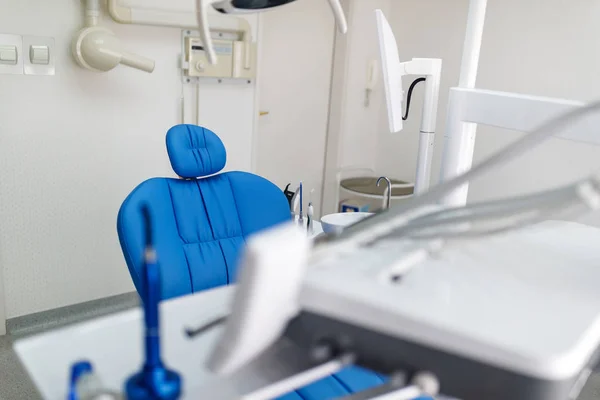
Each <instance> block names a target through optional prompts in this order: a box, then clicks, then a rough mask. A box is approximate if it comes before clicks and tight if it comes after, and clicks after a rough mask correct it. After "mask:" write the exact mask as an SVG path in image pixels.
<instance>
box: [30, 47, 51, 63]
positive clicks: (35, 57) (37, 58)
mask: <svg viewBox="0 0 600 400" xmlns="http://www.w3.org/2000/svg"><path fill="white" fill-rule="evenodd" d="M29 60H30V61H31V63H32V64H41V65H48V63H49V62H50V49H49V48H48V46H30V47H29Z"/></svg>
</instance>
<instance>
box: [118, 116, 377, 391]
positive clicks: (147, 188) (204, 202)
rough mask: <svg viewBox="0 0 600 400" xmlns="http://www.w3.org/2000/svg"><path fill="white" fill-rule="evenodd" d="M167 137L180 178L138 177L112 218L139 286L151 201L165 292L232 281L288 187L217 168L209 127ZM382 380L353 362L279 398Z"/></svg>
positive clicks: (278, 212)
mask: <svg viewBox="0 0 600 400" xmlns="http://www.w3.org/2000/svg"><path fill="white" fill-rule="evenodd" d="M166 141H167V152H168V154H169V158H170V160H171V166H172V167H173V170H174V171H175V172H176V173H177V175H179V176H180V177H182V178H184V179H171V178H153V179H149V180H147V181H145V182H143V183H142V184H140V185H139V186H138V187H136V188H135V189H134V190H133V192H131V194H130V195H129V196H128V197H127V198H126V199H125V201H124V202H123V204H122V206H121V209H120V211H119V216H118V220H117V231H118V234H119V240H120V243H121V248H122V250H123V255H124V256H125V261H126V263H127V267H128V268H129V273H130V274H131V278H132V280H133V283H134V284H135V287H136V289H137V290H138V292H139V291H140V289H141V288H142V285H141V268H142V254H143V248H144V243H143V240H144V234H143V232H142V227H143V223H142V219H141V213H140V206H141V204H143V203H145V204H147V205H148V206H149V208H150V211H151V212H152V215H153V218H154V224H155V227H154V235H155V247H156V251H157V255H158V259H159V264H160V266H161V281H162V299H164V300H166V299H170V298H174V297H178V296H184V295H187V294H191V293H197V292H200V291H202V290H206V289H211V288H215V287H219V286H223V285H228V284H230V283H233V282H235V277H236V275H237V273H236V268H237V259H238V256H239V253H240V250H241V248H242V246H243V245H244V243H245V239H246V238H247V237H248V236H249V235H252V234H253V233H256V232H258V231H260V230H262V229H265V228H269V227H271V226H273V225H276V224H279V223H282V222H284V221H289V219H290V210H289V206H288V202H287V199H286V197H285V195H284V194H283V192H282V191H281V190H280V189H279V188H277V187H276V186H275V185H274V184H272V183H271V182H269V181H268V180H266V179H264V178H261V177H259V176H256V175H253V174H249V173H245V172H226V173H222V174H217V173H218V172H219V171H221V170H222V169H223V168H224V167H225V162H226V151H225V147H224V145H223V143H222V142H221V140H220V139H219V137H218V136H217V135H215V134H214V133H213V132H211V131H210V130H208V129H205V128H202V127H199V126H195V125H177V126H175V127H173V128H171V129H170V130H169V131H168V132H167V139H166ZM215 174H216V175H215ZM282 267H283V268H284V266H282ZM383 382H384V378H383V377H381V376H379V375H378V374H375V373H373V372H370V371H367V370H364V369H362V368H358V367H350V368H347V369H345V370H343V371H340V372H339V373H337V374H335V375H332V376H330V377H328V378H325V379H323V380H321V381H318V382H315V383H313V384H311V385H309V386H307V387H304V388H302V389H298V390H296V391H295V392H293V393H290V394H288V395H286V396H284V397H282V398H280V399H281V400H326V399H335V398H338V397H343V396H345V395H349V394H352V393H354V392H357V391H362V390H365V389H368V388H371V387H374V386H378V385H380V384H382V383H383Z"/></svg>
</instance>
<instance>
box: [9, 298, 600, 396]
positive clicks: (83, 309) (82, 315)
mask: <svg viewBox="0 0 600 400" xmlns="http://www.w3.org/2000/svg"><path fill="white" fill-rule="evenodd" d="M137 304H138V300H137V296H136V295H135V294H127V295H122V296H116V297H114V298H110V299H104V300H101V301H99V302H90V303H84V304H82V305H77V306H74V307H67V308H65V309H59V310H56V311H52V312H50V313H44V314H43V315H42V314H38V315H32V316H27V317H24V318H21V319H18V320H16V321H15V320H13V321H11V323H10V324H9V329H10V331H11V332H12V333H13V336H0V400H41V397H40V395H39V394H38V393H37V391H36V389H35V387H34V385H33V383H32V382H31V380H30V379H29V376H28V375H27V373H26V372H25V370H24V369H23V367H22V366H21V363H20V362H19V360H18V358H17V355H16V354H15V353H14V351H13V350H12V341H13V340H14V339H15V338H18V337H22V336H29V335H32V334H36V333H40V332H43V331H46V330H50V329H56V328H58V327H60V326H65V325H68V324H71V323H75V322H80V321H84V320H87V319H91V318H95V317H98V316H100V315H107V314H110V313H114V312H119V311H122V310H125V309H128V308H131V307H134V306H136V305H137ZM65 384H66V382H65ZM578 400H600V372H599V373H596V374H594V375H593V376H592V377H591V378H590V380H589V381H588V384H587V385H586V387H585V388H584V389H583V392H582V393H581V396H580V397H579V399H578Z"/></svg>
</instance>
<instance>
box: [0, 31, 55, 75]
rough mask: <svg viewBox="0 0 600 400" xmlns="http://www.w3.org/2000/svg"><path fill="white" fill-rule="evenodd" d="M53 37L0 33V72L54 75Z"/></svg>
mask: <svg viewBox="0 0 600 400" xmlns="http://www.w3.org/2000/svg"><path fill="white" fill-rule="evenodd" d="M53 53H54V39H53V38H49V37H42V36H19V35H12V34H0V74H23V73H24V74H26V75H54V72H55V68H54V58H55V55H54V54H53Z"/></svg>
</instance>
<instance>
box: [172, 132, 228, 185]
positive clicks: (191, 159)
mask: <svg viewBox="0 0 600 400" xmlns="http://www.w3.org/2000/svg"><path fill="white" fill-rule="evenodd" d="M167 153H168V154H169V159H170V160H171V166H172V167H173V170H174V171H175V173H176V174H177V175H179V176H180V177H182V178H198V177H202V176H208V175H212V174H216V173H217V172H219V171H220V170H222V169H223V168H224V167H225V163H226V161H227V152H226V151H225V146H224V145H223V142H222V141H221V139H219V137H218V136H217V135H216V134H215V133H214V132H212V131H210V130H208V129H206V128H203V127H201V126H196V125H175V126H174V127H172V128H171V129H169V131H168V132H167Z"/></svg>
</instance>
